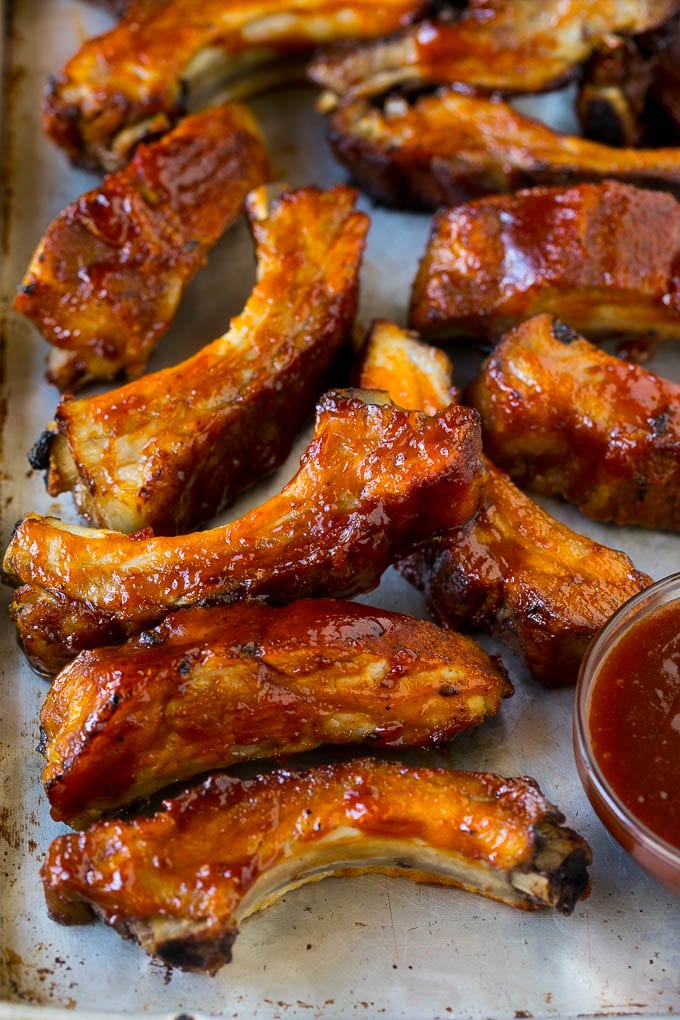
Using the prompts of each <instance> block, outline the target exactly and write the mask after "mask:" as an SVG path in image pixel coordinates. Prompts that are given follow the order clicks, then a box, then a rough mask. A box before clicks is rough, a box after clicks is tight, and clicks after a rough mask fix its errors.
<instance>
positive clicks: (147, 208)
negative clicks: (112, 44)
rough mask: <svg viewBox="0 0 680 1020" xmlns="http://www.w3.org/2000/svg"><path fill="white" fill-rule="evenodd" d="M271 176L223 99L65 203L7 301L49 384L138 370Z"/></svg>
mask: <svg viewBox="0 0 680 1020" xmlns="http://www.w3.org/2000/svg"><path fill="white" fill-rule="evenodd" d="M269 174H270V169H269V159H268V156H267V152H266V149H265V146H264V142H263V140H262V137H261V134H260V130H259V128H258V126H257V124H256V122H255V120H254V118H253V116H252V114H251V113H250V111H249V110H248V109H247V108H246V107H245V106H241V105H240V104H236V103H234V104H225V105H223V106H217V107H213V108H212V109H210V110H206V111H205V112H204V113H201V114H196V115H195V116H193V117H187V118H186V120H184V121H183V122H182V123H181V124H180V125H179V126H178V127H177V128H176V129H175V130H174V131H173V132H171V133H170V134H169V135H167V136H166V137H165V138H163V139H162V140H161V141H159V142H155V143H153V144H151V145H148V146H143V147H142V148H140V150H139V151H138V152H137V154H136V156H135V158H134V159H133V161H132V163H130V165H129V166H128V167H126V169H125V170H121V171H120V172H119V173H115V174H112V175H110V176H109V177H107V178H106V179H105V180H104V182H103V183H102V184H101V185H100V186H99V187H98V188H94V189H93V190H92V191H88V192H86V193H85V194H84V195H82V196H81V197H80V198H79V199H77V200H76V201H75V202H73V203H72V204H71V205H69V206H67V207H66V209H64V211H63V212H62V213H61V214H60V215H59V216H58V217H57V219H56V220H55V221H54V222H53V223H52V224H51V226H50V227H49V228H48V230H47V233H46V234H45V236H44V238H43V239H42V241H41V242H40V244H39V246H38V248H37V250H36V252H35V254H34V256H33V259H32V261H31V264H30V266H29V268H28V271H27V273H26V275H25V277H24V279H23V281H22V284H21V286H20V287H19V292H18V294H17V297H16V299H15V301H14V307H15V308H16V309H17V311H19V312H22V313H23V314H24V315H27V316H28V317H29V318H30V319H32V320H33V321H34V322H35V324H36V326H37V327H38V329H39V330H40V331H41V333H42V334H43V336H44V337H45V339H46V340H48V341H49V342H50V343H51V344H53V345H54V348H55V350H53V352H52V354H51V356H50V361H49V371H48V378H49V379H50V381H51V382H53V383H55V385H57V386H59V388H60V389H62V390H63V389H73V388H75V387H77V386H79V385H81V384H82V383H84V382H87V381H89V380H91V379H108V378H112V377H113V376H116V375H118V373H120V372H123V371H124V372H125V373H126V374H127V375H128V376H129V377H134V376H137V375H140V373H141V372H142V371H143V369H144V366H145V364H146V360H147V358H148V357H149V355H150V353H151V351H152V350H153V348H154V347H155V345H156V343H157V341H158V339H159V338H160V337H161V336H162V335H163V334H164V333H165V332H166V330H167V329H168V328H169V326H170V324H171V322H172V320H173V318H174V315H175V312H176V311H177V306H178V305H179V302H180V300H181V298H182V294H183V292H184V289H185V287H186V285H187V284H188V283H189V281H190V280H191V279H192V278H193V277H194V276H195V275H196V273H197V272H198V270H199V269H200V268H201V267H202V266H203V265H204V264H205V262H206V258H207V254H208V252H209V250H210V249H211V248H212V246H213V245H214V244H215V243H216V242H217V241H218V240H219V238H220V237H221V236H222V234H223V233H224V231H225V230H226V228H227V227H228V226H229V225H230V224H231V223H232V222H233V221H234V219H235V218H236V217H237V216H238V214H239V213H240V212H241V209H242V208H243V204H244V202H245V198H246V195H247V194H248V192H249V191H250V190H251V189H252V188H254V187H256V186H257V185H259V184H261V183H262V182H263V181H265V180H267V179H268V177H269Z"/></svg>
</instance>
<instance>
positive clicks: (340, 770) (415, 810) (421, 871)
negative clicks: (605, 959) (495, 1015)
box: [42, 759, 591, 973]
mask: <svg viewBox="0 0 680 1020" xmlns="http://www.w3.org/2000/svg"><path fill="white" fill-rule="evenodd" d="M163 806H164V810H162V811H159V812H158V813H157V814H155V815H153V816H152V817H150V818H143V819H136V820H133V821H128V822H122V821H105V822H98V823H96V824H95V825H93V826H92V828H91V829H89V831H88V832H84V833H80V834H76V833H71V834H69V835H65V836H59V837H58V838H57V839H56V840H54V842H53V843H52V845H51V847H50V849H49V851H48V854H47V859H46V860H45V863H44V864H43V867H42V879H43V884H44V887H45V897H46V900H47V906H48V909H49V911H50V914H51V916H52V917H53V918H54V919H55V920H57V921H60V922H61V923H62V924H83V923H86V922H88V921H91V920H92V919H93V918H94V917H96V916H98V917H100V918H101V919H102V920H103V921H105V922H106V923H107V924H110V925H112V926H114V927H115V928H117V930H118V931H119V932H120V933H121V934H122V935H125V936H129V935H131V936H132V937H134V938H136V939H137V940H138V941H139V942H140V943H141V945H142V946H143V948H144V949H146V951H147V952H149V953H151V954H153V955H155V956H158V957H159V958H160V959H161V960H162V961H163V962H164V963H166V964H167V965H169V966H172V967H181V968H182V969H184V970H198V971H207V972H209V973H214V972H215V971H216V970H218V969H219V967H221V966H222V964H224V963H228V962H229V961H230V959H231V947H232V944H233V942H234V939H235V938H236V935H237V934H238V928H239V925H240V923H241V922H242V921H243V920H244V919H245V918H246V917H248V916H249V915H250V914H253V913H255V912H256V911H257V910H262V909H263V908H264V907H267V906H269V905H270V904H272V903H274V902H275V901H276V900H278V899H280V898H281V896H283V895H284V894H285V893H287V892H290V891H291V890H293V889H296V888H298V887H299V886H301V885H303V884H304V883H305V882H309V881H318V880H319V879H321V878H325V877H326V876H329V875H356V874H362V873H364V872H368V871H378V872H382V873H383V874H387V875H403V876H404V877H405V878H410V879H411V880H412V881H415V882H434V883H437V884H441V885H451V886H458V887H462V888H464V889H467V890H468V891H469V892H477V893H481V894H483V895H485V896H489V897H491V898H492V899H496V900H500V901H502V902H504V903H508V904H510V905H512V906H514V907H520V908H522V909H525V910H536V909H538V908H540V907H543V906H551V907H553V908H554V909H556V910H558V911H560V912H561V913H564V914H569V913H571V911H572V910H573V908H574V906H575V904H576V903H577V901H578V900H579V899H581V898H582V897H584V896H585V895H587V893H588V888H589V880H588V873H587V866H588V864H589V863H590V857H591V855H590V849H589V847H588V844H587V843H586V842H585V840H584V839H582V838H581V837H580V836H578V835H577V834H576V833H575V832H573V831H572V830H571V829H567V828H564V827H563V826H562V824H561V823H562V822H563V821H564V818H563V815H562V814H561V812H560V811H558V809H557V808H555V807H554V806H553V805H552V804H550V803H549V802H548V801H547V800H546V799H545V797H543V795H542V793H541V791H540V790H539V788H538V786H537V785H536V783H535V782H534V781H533V780H531V779H526V778H523V779H504V778H502V777H500V776H496V775H492V774H489V773H476V772H449V771H447V770H445V769H425V768H413V767H410V768H409V767H407V766H405V765H399V764H391V763H387V762H379V761H375V760H372V759H361V760H358V761H353V762H348V763H346V764H338V765H326V766H319V767H317V768H312V769H308V770H307V771H305V772H290V771H287V770H283V769H280V770H278V771H276V772H273V773H271V774H270V775H266V776H257V777H256V778H254V779H250V780H244V781H239V780H237V779H233V778H230V777H229V776H225V775H218V776H211V777H209V778H208V779H207V780H206V781H205V782H204V783H203V784H202V785H201V786H199V787H196V788H195V789H193V790H187V791H186V792H185V793H183V794H181V795H180V796H178V797H176V798H175V799H173V800H168V801H165V802H164V805H163Z"/></svg>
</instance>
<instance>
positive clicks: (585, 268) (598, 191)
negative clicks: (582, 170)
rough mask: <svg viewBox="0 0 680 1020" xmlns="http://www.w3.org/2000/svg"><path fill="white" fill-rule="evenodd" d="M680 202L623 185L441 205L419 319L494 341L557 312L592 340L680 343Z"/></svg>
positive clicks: (421, 326)
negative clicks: (627, 337)
mask: <svg viewBox="0 0 680 1020" xmlns="http://www.w3.org/2000/svg"><path fill="white" fill-rule="evenodd" d="M679 253H680V205H678V203H677V202H676V200H675V199H674V198H673V197H672V196H671V195H664V194H661V193H660V192H654V191H647V190H643V189H641V188H634V187H632V186H631V185H628V184H620V183H618V182H616V181H605V182H603V183H602V184H579V185H575V186H574V187H572V188H532V189H529V190H527V191H518V192H516V193H515V194H514V195H500V196H497V197H495V196H494V197H489V198H480V199H478V200H477V201H475V202H469V203H468V204H466V205H460V206H456V207H454V208H452V209H446V210H442V212H440V213H439V214H437V216H436V217H435V221H434V225H433V228H432V233H431V235H430V240H429V242H428V246H427V249H426V252H425V255H424V258H423V260H422V262H421V263H420V267H419V269H418V273H417V276H416V279H415V282H414V285H413V292H412V295H411V312H410V322H411V325H412V326H413V327H414V328H415V329H418V330H419V331H420V332H421V333H423V334H425V335H426V336H430V337H434V338H437V337H445V336H455V335H457V334H469V335H477V336H487V337H490V338H494V337H497V336H500V335H501V334H502V333H503V332H504V331H505V330H507V329H509V328H510V327H511V326H514V325H515V324H516V323H517V322H520V321H522V320H523V319H525V318H527V317H529V316H531V315H537V314H539V313H540V312H550V313H552V314H554V315H557V316H558V317H560V318H562V319H564V320H565V321H566V322H569V324H570V325H571V326H573V327H574V328H575V329H577V330H580V331H581V332H584V333H586V334H589V335H593V336H606V335H611V334H617V333H633V334H636V335H640V334H647V335H651V336H655V337H658V338H660V339H667V338H680V277H679V276H678V270H677V266H678V258H679Z"/></svg>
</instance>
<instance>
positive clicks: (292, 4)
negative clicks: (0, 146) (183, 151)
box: [43, 0, 426, 170]
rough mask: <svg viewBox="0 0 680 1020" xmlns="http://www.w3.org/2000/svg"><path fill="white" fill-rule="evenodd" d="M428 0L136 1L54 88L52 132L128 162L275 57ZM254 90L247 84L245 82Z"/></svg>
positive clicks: (70, 144) (86, 158)
mask: <svg viewBox="0 0 680 1020" xmlns="http://www.w3.org/2000/svg"><path fill="white" fill-rule="evenodd" d="M425 6H426V3H424V0H380V2H379V3H373V2H371V0H347V2H345V3H338V2H337V0H285V2H283V3H282V2H281V0H232V2H229V3H226V2H225V0H166V2H165V3H162V4H150V5H148V6H147V7H145V8H144V9H139V8H135V7H133V8H132V10H131V11H130V12H129V15H128V16H127V17H125V18H123V20H122V21H121V22H119V24H118V25H116V26H115V28H113V29H112V30H111V31H110V32H108V33H106V34H104V35H101V36H98V37H96V38H94V39H89V40H87V41H86V42H85V43H84V44H83V46H82V47H81V49H80V50H79V51H78V53H76V54H75V55H74V56H73V57H72V58H71V59H70V60H69V61H68V63H67V64H66V66H65V67H64V69H63V71H62V73H61V75H60V76H59V77H58V78H56V79H55V80H54V81H53V82H52V83H51V85H50V87H49V88H48V91H47V93H46V96H45V102H44V107H43V121H44V126H45V130H46V131H47V133H48V134H49V135H50V136H51V138H52V139H53V140H54V141H55V142H56V143H57V144H58V145H59V146H61V148H63V149H64V150H65V151H66V153H67V154H68V155H69V157H70V158H71V159H72V160H73V161H75V162H77V163H80V164H82V165H85V166H88V167H91V168H92V167H98V166H101V167H103V168H104V169H106V170H116V169H119V168H120V167H121V166H122V165H123V164H124V163H125V162H126V160H127V159H128V158H129V156H130V154H131V152H132V151H133V149H134V147H135V145H136V144H137V143H138V142H139V141H141V140H143V139H144V138H145V137H147V136H148V135H149V134H153V135H158V134H160V133H162V132H164V131H167V130H168V129H169V128H170V127H171V126H172V124H173V123H174V122H175V121H176V120H177V119H178V118H179V117H181V116H182V115H183V114H184V113H186V112H187V109H188V108H191V107H192V106H194V105H195V104H196V103H202V102H204V101H205V99H206V96H207V95H209V94H211V93H214V92H216V91H217V90H218V89H219V88H222V87H224V86H225V85H227V84H228V83H229V82H230V80H232V82H233V79H234V78H238V77H239V76H241V77H243V76H244V75H245V76H246V77H247V76H248V75H250V74H251V73H252V72H253V69H255V70H256V74H255V77H254V79H253V87H255V88H256V89H259V88H260V87H261V83H260V82H259V81H258V78H257V68H258V66H261V65H263V64H267V63H271V61H272V60H274V59H275V58H276V57H278V58H281V57H284V56H291V55H295V54H300V53H305V52H307V51H309V50H310V49H312V48H313V47H314V46H317V45H319V44H320V43H323V42H326V43H327V42H331V41H333V40H335V39H342V38H373V37H376V36H380V35H383V34H384V33H386V32H392V31H394V30H395V29H397V28H399V27H401V26H403V25H405V24H407V23H408V22H409V21H410V20H411V19H412V18H413V17H415V16H416V15H417V14H418V13H419V12H420V11H421V10H422V9H423V8H424V7H425ZM240 92H241V95H242V96H243V95H246V94H248V85H247V84H243V83H242V85H241V87H240Z"/></svg>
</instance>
